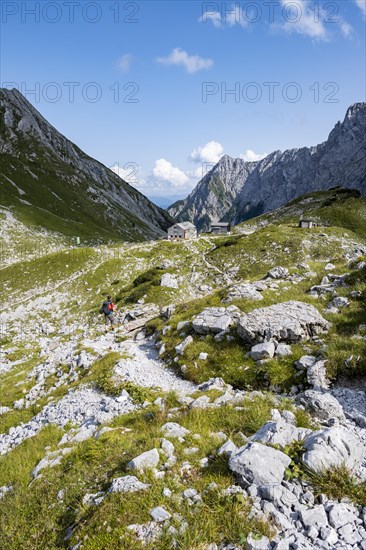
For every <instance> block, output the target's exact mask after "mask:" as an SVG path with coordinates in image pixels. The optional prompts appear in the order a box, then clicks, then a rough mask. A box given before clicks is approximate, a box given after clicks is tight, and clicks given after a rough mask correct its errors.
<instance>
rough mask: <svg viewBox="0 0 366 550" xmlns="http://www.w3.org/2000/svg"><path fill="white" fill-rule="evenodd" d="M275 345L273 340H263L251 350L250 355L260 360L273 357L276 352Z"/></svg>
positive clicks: (255, 359)
mask: <svg viewBox="0 0 366 550" xmlns="http://www.w3.org/2000/svg"><path fill="white" fill-rule="evenodd" d="M275 349H276V348H275V345H274V343H273V342H263V343H262V344H257V345H255V346H253V347H252V349H251V350H250V356H251V358H252V359H254V361H260V360H261V359H272V357H273V356H274V354H275Z"/></svg>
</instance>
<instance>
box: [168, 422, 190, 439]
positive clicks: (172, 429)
mask: <svg viewBox="0 0 366 550" xmlns="http://www.w3.org/2000/svg"><path fill="white" fill-rule="evenodd" d="M161 431H162V432H163V434H164V435H165V437H173V438H178V437H184V436H185V435H188V434H189V433H190V431H189V430H187V429H186V428H184V427H183V426H181V425H180V424H177V423H176V422H167V423H166V424H164V426H162V427H161Z"/></svg>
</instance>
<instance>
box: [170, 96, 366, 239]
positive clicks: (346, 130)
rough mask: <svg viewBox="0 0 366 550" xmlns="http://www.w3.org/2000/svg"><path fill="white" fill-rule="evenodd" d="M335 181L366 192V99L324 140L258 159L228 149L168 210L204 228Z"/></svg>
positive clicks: (248, 215)
mask: <svg viewBox="0 0 366 550" xmlns="http://www.w3.org/2000/svg"><path fill="white" fill-rule="evenodd" d="M335 186H342V187H345V188H353V189H357V190H358V191H360V192H361V193H362V194H364V195H365V194H366V103H355V104H354V105H352V106H351V107H349V109H348V110H347V113H346V116H345V119H344V121H343V122H338V123H337V124H336V126H335V127H334V129H333V130H332V131H331V133H330V134H329V137H328V139H327V140H326V141H325V142H323V143H321V144H320V145H317V146H314V147H303V148H301V149H289V150H286V151H284V152H281V151H274V152H273V153H271V154H270V155H268V156H267V157H265V158H264V159H262V160H260V161H256V162H245V161H244V160H242V159H240V158H236V159H234V158H232V157H230V156H229V155H224V156H223V157H222V158H221V159H220V161H219V162H218V163H217V164H216V166H214V168H213V169H212V170H211V171H210V172H208V173H207V174H206V175H205V176H204V178H202V179H201V181H200V182H199V183H198V184H197V186H196V187H195V189H194V190H193V191H192V192H191V193H190V195H189V196H188V197H187V198H186V199H185V200H181V201H178V202H176V203H174V204H172V205H171V206H170V207H169V208H168V212H169V213H170V214H171V215H172V216H173V217H175V218H177V219H178V220H179V221H187V220H189V221H191V222H193V223H195V224H196V225H197V227H198V228H199V229H200V230H203V231H204V230H208V229H209V226H210V223H211V222H217V221H230V222H232V223H233V224H237V223H240V222H242V221H244V220H246V219H250V218H252V217H254V216H257V215H259V214H262V213H265V212H269V211H271V210H274V209H275V208H278V207H280V206H283V205H284V204H286V203H287V202H289V201H291V200H293V199H295V198H297V197H299V196H300V195H303V194H306V193H311V192H313V191H319V190H327V189H330V188H332V187H335Z"/></svg>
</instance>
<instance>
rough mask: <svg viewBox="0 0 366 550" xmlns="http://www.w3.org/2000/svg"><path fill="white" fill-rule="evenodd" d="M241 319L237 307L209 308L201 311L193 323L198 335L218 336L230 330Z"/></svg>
mask: <svg viewBox="0 0 366 550" xmlns="http://www.w3.org/2000/svg"><path fill="white" fill-rule="evenodd" d="M239 317H240V310H239V309H238V308H237V307H236V306H229V307H228V308H224V307H208V308H206V309H204V310H203V311H201V313H199V314H198V315H197V316H196V317H195V318H194V319H193V321H192V328H193V330H194V331H195V332H197V334H209V333H214V334H218V333H220V332H222V331H224V330H227V329H228V328H230V327H231V326H232V325H233V324H234V323H235V322H236V321H237V320H238V319H239Z"/></svg>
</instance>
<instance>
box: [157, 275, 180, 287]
mask: <svg viewBox="0 0 366 550" xmlns="http://www.w3.org/2000/svg"><path fill="white" fill-rule="evenodd" d="M160 285H161V286H164V287H166V288H178V287H179V284H178V281H177V279H176V277H175V275H171V274H170V273H164V275H163V276H162V278H161V282H160Z"/></svg>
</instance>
